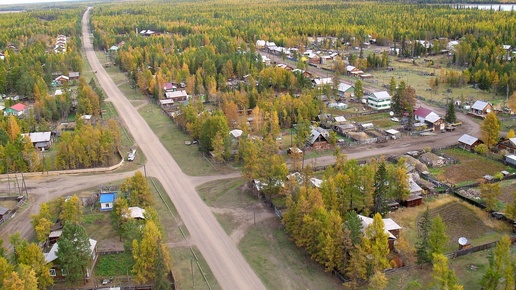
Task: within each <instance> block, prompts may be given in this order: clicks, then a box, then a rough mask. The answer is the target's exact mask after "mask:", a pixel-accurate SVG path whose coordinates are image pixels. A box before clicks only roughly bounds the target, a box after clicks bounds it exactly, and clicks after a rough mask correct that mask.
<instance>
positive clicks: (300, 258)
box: [238, 218, 340, 290]
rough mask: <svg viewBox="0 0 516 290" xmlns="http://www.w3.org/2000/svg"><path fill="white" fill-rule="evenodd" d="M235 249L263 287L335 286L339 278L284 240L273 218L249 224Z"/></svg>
mask: <svg viewBox="0 0 516 290" xmlns="http://www.w3.org/2000/svg"><path fill="white" fill-rule="evenodd" d="M238 248H239V249H240V252H242V254H243V255H244V257H245V258H246V260H247V262H248V263H249V264H250V265H251V268H253V270H254V271H255V272H256V274H257V275H258V277H260V279H261V280H262V282H263V283H264V284H265V288H267V289H281V290H283V289H338V288H339V287H340V286H339V285H340V280H339V279H337V277H335V276H333V275H331V274H329V273H326V272H325V271H324V269H323V268H322V267H321V266H319V265H317V264H316V263H315V262H313V261H312V260H311V259H310V257H308V256H307V255H305V253H304V252H303V250H302V249H299V248H297V247H296V246H295V245H294V243H293V242H292V241H290V240H289V239H288V236H287V234H286V233H285V230H284V227H283V226H282V225H281V222H280V221H279V220H278V219H277V218H269V219H267V220H264V221H262V222H259V223H257V225H256V226H254V227H251V228H250V229H249V231H248V232H247V234H246V235H245V237H244V238H243V240H242V241H241V242H240V244H239V246H238Z"/></svg>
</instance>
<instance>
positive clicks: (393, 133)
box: [385, 129, 401, 140]
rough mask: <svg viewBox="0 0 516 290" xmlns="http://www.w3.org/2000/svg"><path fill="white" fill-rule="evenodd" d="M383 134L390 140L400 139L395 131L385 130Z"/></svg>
mask: <svg viewBox="0 0 516 290" xmlns="http://www.w3.org/2000/svg"><path fill="white" fill-rule="evenodd" d="M385 133H387V136H389V137H390V138H391V139H394V140H396V139H401V132H400V131H398V130H395V129H387V130H385Z"/></svg>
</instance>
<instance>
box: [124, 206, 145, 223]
mask: <svg viewBox="0 0 516 290" xmlns="http://www.w3.org/2000/svg"><path fill="white" fill-rule="evenodd" d="M127 213H128V216H125V218H132V219H136V220H144V219H145V209H143V208H141V207H137V206H131V207H129V208H127Z"/></svg>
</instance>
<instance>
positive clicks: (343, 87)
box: [337, 83, 354, 98]
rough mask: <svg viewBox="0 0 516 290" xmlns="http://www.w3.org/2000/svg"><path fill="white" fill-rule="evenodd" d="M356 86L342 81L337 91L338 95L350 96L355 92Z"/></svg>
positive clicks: (342, 96)
mask: <svg viewBox="0 0 516 290" xmlns="http://www.w3.org/2000/svg"><path fill="white" fill-rule="evenodd" d="M353 92H354V88H353V86H351V85H348V84H345V83H340V84H339V88H338V91H337V95H338V96H339V97H341V98H348V97H350V96H351V94H353Z"/></svg>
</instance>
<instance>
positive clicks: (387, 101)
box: [367, 91, 391, 111]
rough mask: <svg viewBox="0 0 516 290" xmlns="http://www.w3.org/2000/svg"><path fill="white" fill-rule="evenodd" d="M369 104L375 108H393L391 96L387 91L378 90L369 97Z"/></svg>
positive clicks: (377, 109)
mask: <svg viewBox="0 0 516 290" xmlns="http://www.w3.org/2000/svg"><path fill="white" fill-rule="evenodd" d="M367 105H368V106H369V107H370V108H372V109H373V110H376V111H379V110H388V109H390V108H391V96H390V95H389V93H388V92H386V91H381V92H376V93H373V94H371V95H369V96H368V97H367Z"/></svg>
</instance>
